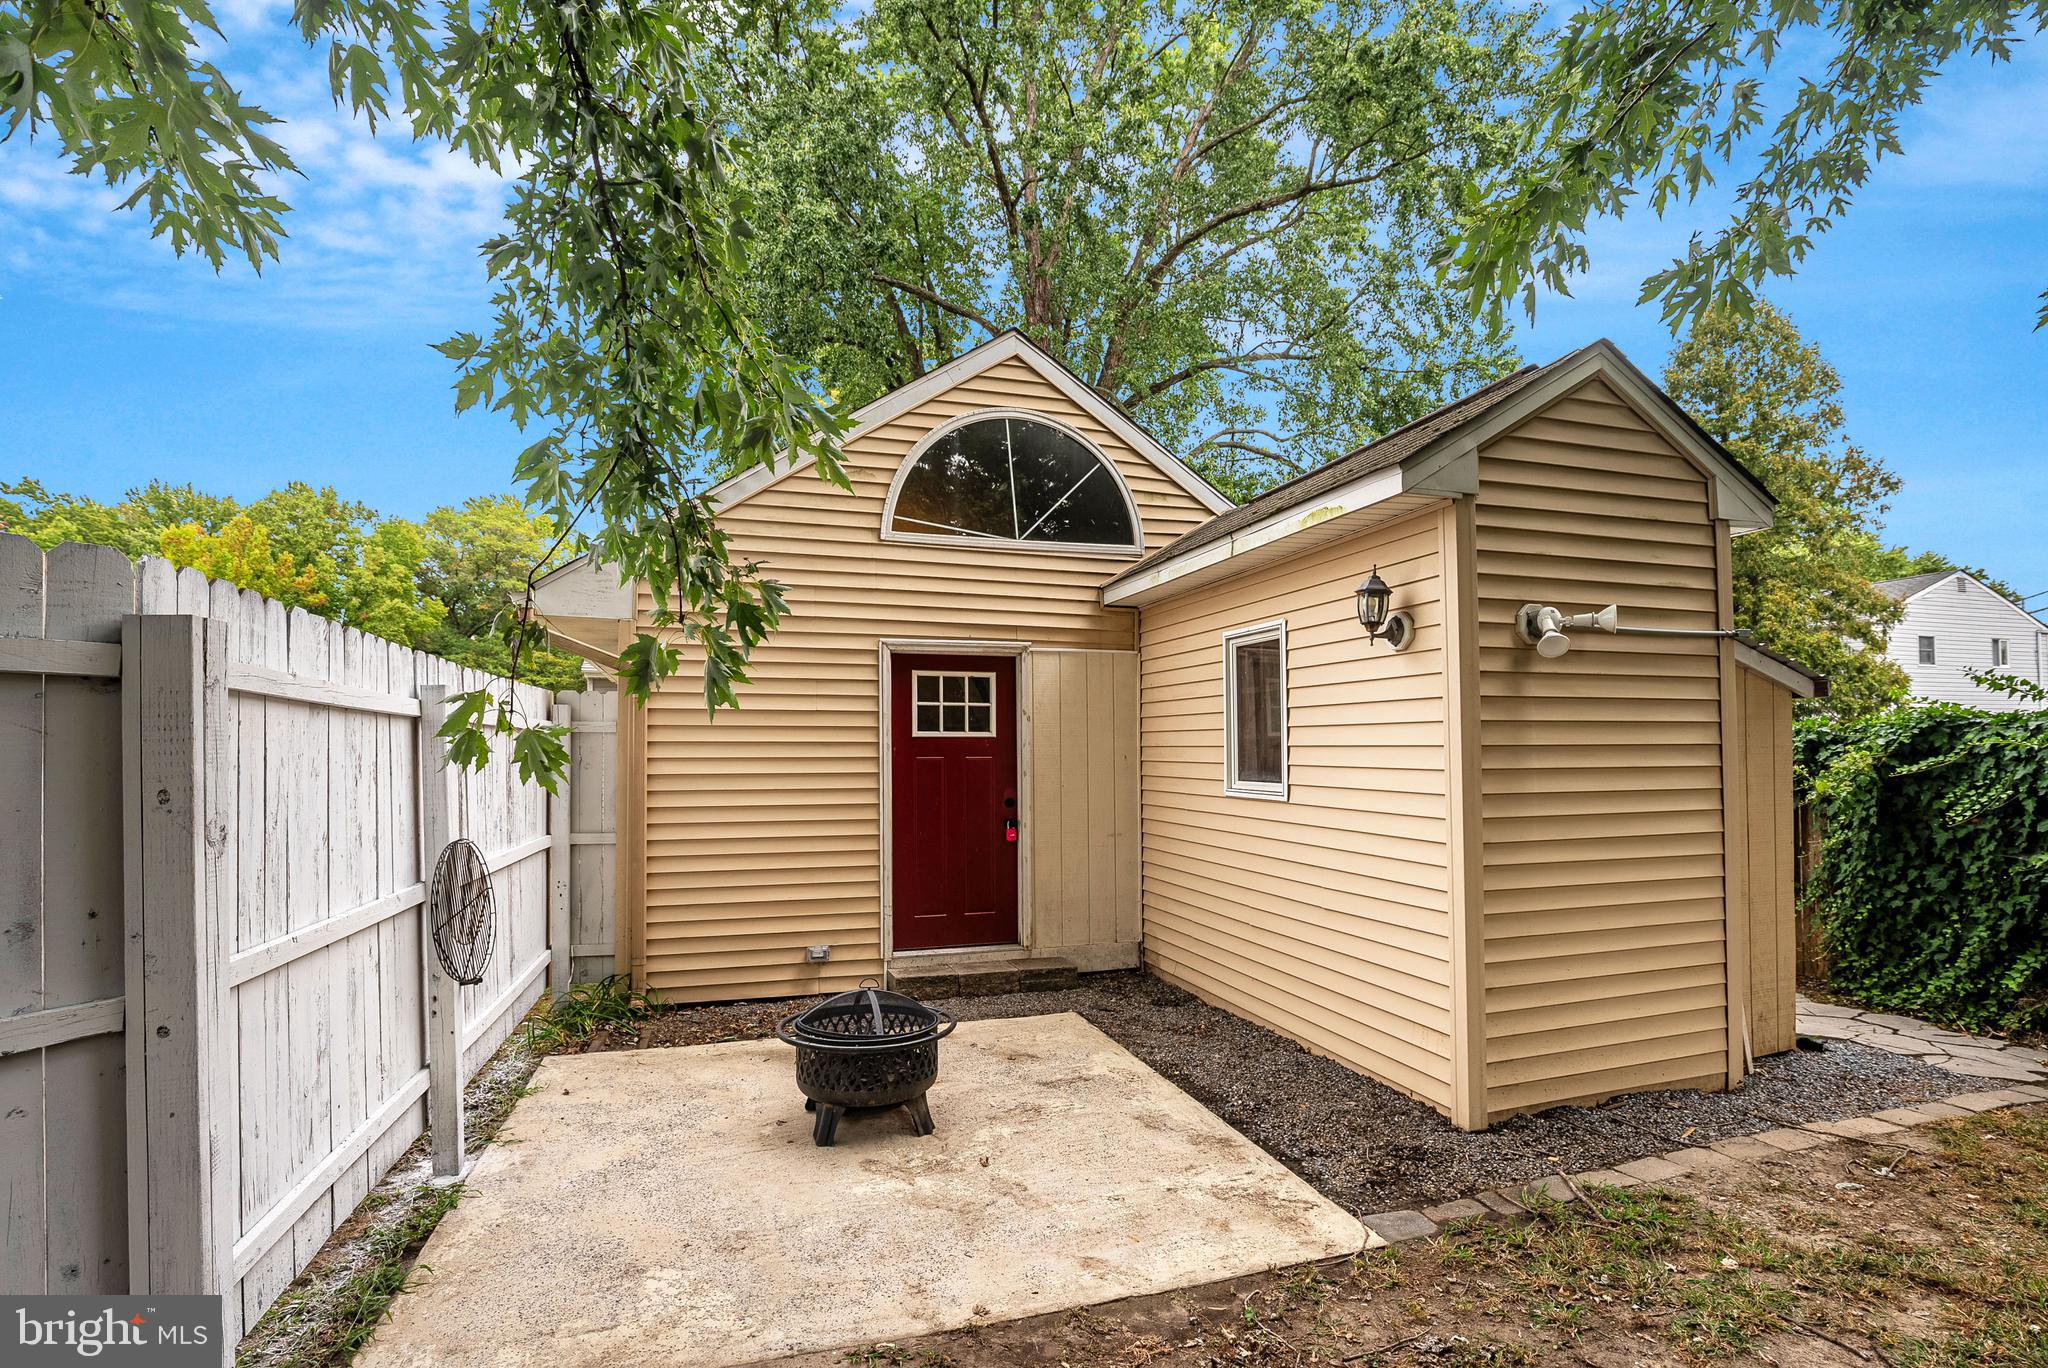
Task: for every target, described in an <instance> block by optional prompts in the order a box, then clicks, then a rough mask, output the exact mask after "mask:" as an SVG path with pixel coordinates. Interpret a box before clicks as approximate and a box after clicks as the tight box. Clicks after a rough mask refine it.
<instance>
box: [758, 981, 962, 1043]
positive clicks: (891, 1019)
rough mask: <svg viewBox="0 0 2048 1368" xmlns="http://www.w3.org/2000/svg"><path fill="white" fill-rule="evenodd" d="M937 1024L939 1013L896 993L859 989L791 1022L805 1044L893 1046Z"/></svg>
mask: <svg viewBox="0 0 2048 1368" xmlns="http://www.w3.org/2000/svg"><path fill="white" fill-rule="evenodd" d="M938 1024H939V1014H938V1013H937V1012H936V1011H934V1010H933V1009H931V1008H930V1007H927V1006H925V1005H924V1004H923V1003H921V1002H915V1001H912V1000H911V999H910V998H907V997H904V996H902V995H901V994H898V993H883V992H877V991H876V990H874V989H861V990H859V991H857V992H852V993H841V994H840V995H839V996H838V997H835V998H828V999H827V1000H826V1001H824V1002H821V1003H819V1004H818V1005H817V1006H815V1007H813V1008H811V1009H810V1010H809V1011H807V1012H799V1013H798V1014H797V1016H796V1018H795V1019H794V1020H793V1021H792V1022H791V1023H790V1030H791V1033H792V1034H794V1035H796V1036H798V1037H799V1038H801V1039H803V1040H804V1042H805V1043H806V1044H844V1045H893V1044H896V1043H898V1042H899V1041H901V1040H902V1039H903V1038H904V1037H906V1036H921V1035H926V1034H928V1033H930V1031H931V1030H932V1029H933V1028H934V1027H935V1026H937V1025H938Z"/></svg>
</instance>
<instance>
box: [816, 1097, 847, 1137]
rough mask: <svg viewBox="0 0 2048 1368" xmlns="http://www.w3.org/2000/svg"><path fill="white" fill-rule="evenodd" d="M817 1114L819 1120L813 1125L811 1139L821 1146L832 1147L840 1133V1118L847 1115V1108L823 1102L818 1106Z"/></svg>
mask: <svg viewBox="0 0 2048 1368" xmlns="http://www.w3.org/2000/svg"><path fill="white" fill-rule="evenodd" d="M817 1113H818V1119H817V1120H815V1121H813V1122H812V1123H811V1139H812V1140H813V1141H814V1142H816V1143H817V1144H819V1145H830V1144H831V1143H832V1137H833V1136H834V1135H836V1134H838V1132H839V1118H840V1117H842V1116H844V1115H846V1108H844V1107H835V1106H833V1105H832V1104H831V1103H830V1102H822V1103H819V1104H817Z"/></svg>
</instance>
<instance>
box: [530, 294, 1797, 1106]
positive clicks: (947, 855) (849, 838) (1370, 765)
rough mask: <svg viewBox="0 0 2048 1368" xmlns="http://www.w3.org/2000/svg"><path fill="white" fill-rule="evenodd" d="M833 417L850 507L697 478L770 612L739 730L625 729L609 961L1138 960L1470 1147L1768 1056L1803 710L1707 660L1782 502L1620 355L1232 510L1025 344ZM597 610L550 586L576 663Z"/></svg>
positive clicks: (1752, 662)
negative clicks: (847, 429) (1557, 1115)
mask: <svg viewBox="0 0 2048 1368" xmlns="http://www.w3.org/2000/svg"><path fill="white" fill-rule="evenodd" d="M856 420H857V426H856V429H855V432H854V435H853V436H852V437H851V438H850V439H849V440H848V442H847V444H846V465H847V469H848V473H849V475H850V477H851V479H852V482H853V489H852V491H851V492H847V491H843V490H839V489H836V488H833V487H831V486H829V485H827V484H825V483H824V482H822V481H820V480H819V479H817V478H816V477H815V475H814V474H813V473H811V472H810V471H808V470H793V471H789V470H778V471H774V472H769V471H765V470H763V471H755V472H750V473H749V474H748V475H746V476H743V477H741V478H740V479H738V480H735V481H731V482H728V485H727V486H725V487H723V488H722V489H721V490H720V491H719V492H718V494H717V496H716V502H717V503H718V505H719V508H720V521H721V525H722V526H723V527H724V528H725V529H726V532H727V535H728V537H729V538H730V540H731V544H732V546H733V549H734V552H735V554H736V555H739V556H742V557H746V558H750V559H755V560H759V561H760V562H762V563H763V564H764V566H765V567H766V570H767V573H769V574H770V575H772V576H773V577H774V578H776V579H777V580H779V581H780V582H781V583H782V584H783V585H784V586H785V589H786V593H787V596H788V598H789V600H790V603H791V606H792V616H791V617H790V618H789V619H788V620H787V621H786V622H785V624H784V626H783V627H782V628H781V629H780V630H779V631H778V632H777V633H776V635H775V636H774V637H773V638H772V639H771V640H770V641H769V642H768V643H767V644H765V645H764V646H763V647H761V648H760V650H759V651H758V652H757V654H756V657H755V668H754V678H753V680H752V681H751V682H750V683H748V684H747V685H746V686H744V688H743V690H742V693H741V704H742V706H741V707H740V708H739V709H737V710H731V711H726V712H722V713H720V714H719V715H718V716H717V717H716V718H715V719H713V718H707V717H706V715H705V713H704V711H703V708H702V705H701V703H700V702H699V701H698V699H697V697H696V695H695V692H694V690H692V689H688V688H681V687H679V688H676V689H674V690H671V691H667V692H663V693H661V694H659V695H657V697H656V698H655V699H654V701H653V702H652V704H651V705H650V706H649V707H648V708H646V709H645V710H644V712H643V713H641V714H640V715H639V716H637V717H635V718H632V719H622V721H621V726H620V733H621V755H622V758H623V759H624V762H625V763H624V764H623V765H622V767H621V768H622V779H621V783H622V786H624V787H627V788H630V789H631V790H632V792H630V793H624V792H622V794H621V803H620V811H621V813H622V814H624V815H623V816H622V823H623V824H624V825H625V826H627V827H628V828H630V829H628V830H625V831H623V832H622V834H621V842H620V855H619V868H620V871H621V873H620V878H621V887H620V889H619V902H620V905H621V906H622V907H623V908H626V909H628V912H627V915H625V916H623V917H622V918H621V929H620V933H619V934H620V940H621V945H620V952H621V955H622V957H623V960H622V962H626V963H630V964H632V965H633V966H634V973H635V977H636V979H638V980H639V981H641V982H644V983H647V984H651V985H653V986H655V987H658V988H660V989H662V990H663V991H664V992H666V993H667V994H669V995H670V996H671V997H672V998H675V999H677V1000H682V1001H715V1000H725V999H737V998H754V997H778V996H787V995H791V994H796V993H805V992H813V991H819V990H824V989H836V988H841V987H847V986H851V985H853V984H855V983H857V982H859V981H860V980H861V979H862V978H866V977H870V976H877V975H886V976H895V975H901V974H904V973H907V972H916V971H919V970H920V969H921V971H922V972H926V973H929V972H931V966H932V965H935V964H936V965H954V964H960V965H968V964H981V965H984V966H986V965H1001V964H1039V963H1045V962H1049V961H1050V962H1059V963H1067V964H1071V965H1073V966H1075V967H1078V968H1079V969H1081V970H1083V971H1089V970H1099V969H1109V968H1119V967H1131V966H1137V965H1142V966H1143V967H1144V968H1146V969H1147V970H1149V971H1150V972H1152V973H1155V974H1157V975H1159V976H1160V977H1162V978H1165V979H1167V980H1169V981H1171V982H1174V983H1177V984H1180V985H1182V986H1184V987H1186V988H1188V989H1189V990H1190V991H1192V992H1194V993H1196V994H1197V995H1199V996H1201V997H1203V998H1205V999H1207V1000H1209V1001H1211V1002H1214V1003H1217V1004H1220V1005H1222V1006H1224V1007H1226V1008H1228V1009H1230V1010H1232V1011H1235V1012H1237V1013H1239V1014H1241V1015H1243V1016H1246V1017H1249V1018H1251V1019H1253V1020H1256V1021H1258V1022H1261V1023H1263V1024H1265V1025H1267V1026H1269V1027H1271V1028H1272V1029H1274V1030H1277V1031H1281V1032H1283V1033H1285V1034H1287V1035H1290V1036H1292V1037H1294V1038H1295V1039H1297V1040H1299V1041H1301V1042H1302V1043H1303V1044H1305V1045H1307V1046H1308V1047H1309V1048H1311V1049H1313V1050H1316V1051H1318V1052H1319V1053H1323V1054H1326V1055H1329V1056H1330V1057H1332V1058H1334V1059H1337V1060H1339V1061H1341V1062H1342V1063H1344V1064H1346V1065H1348V1066H1349V1067H1351V1068H1354V1069H1357V1070H1359V1071H1361V1072H1365V1073H1368V1074H1371V1075H1373V1076H1374V1077H1377V1078H1380V1079H1382V1080H1384V1081H1385V1082H1387V1083H1389V1084H1390V1085H1392V1086H1394V1087H1396V1088H1398V1089H1400V1090H1402V1091H1403V1092H1406V1093H1408V1094H1410V1095H1412V1096H1414V1097H1417V1098H1419V1099H1422V1100H1423V1101H1425V1102H1427V1103H1429V1104H1430V1105H1432V1106H1434V1107H1436V1108H1438V1109H1439V1110H1441V1111H1443V1112H1444V1113H1445V1114H1446V1115H1447V1116H1449V1117H1450V1118H1451V1119H1452V1120H1453V1121H1454V1122H1455V1123H1456V1124H1458V1125H1460V1126H1466V1127H1480V1126H1484V1125H1487V1124H1489V1123H1490V1122H1492V1121H1494V1120H1498V1119H1499V1118H1501V1117H1503V1116H1506V1115H1509V1114H1511V1113H1514V1112H1518V1111H1528V1110H1535V1109H1540V1108H1543V1107H1547V1106H1552V1105H1556V1104H1558V1103H1561V1102H1567V1101H1586V1100H1591V1099H1596V1098H1601V1097H1606V1096H1611V1095H1613V1094H1615V1093H1618V1092H1624V1091H1632V1090H1637V1089H1642V1088H1660V1087H1713V1088H1718V1087H1725V1086H1728V1085H1730V1084H1732V1083H1733V1082H1735V1081H1738V1080H1739V1079H1740V1078H1741V1077H1742V1076H1743V1074H1744V1072H1746V1070H1747V1068H1748V1067H1749V1063H1750V1061H1751V1059H1752V1058H1753V1057H1754V1056H1755V1055H1756V1054H1759V1053H1766V1052H1770V1051H1773V1050H1779V1049H1785V1048H1789V1047H1790V1046H1791V1045H1792V1043H1793V1036H1792V1005H1791V1004H1792V991H1793V988H1792V966H1791V845H1790V842H1791V831H1790V827H1791V804H1790V782H1791V780H1790V732H1789V728H1790V718H1791V706H1792V700H1793V698H1794V697H1795V696H1796V695H1810V694H1811V693H1812V692H1814V690H1815V689H1816V688H1817V687H1820V682H1819V681H1817V680H1816V679H1815V678H1814V677H1813V676H1811V675H1809V674H1808V673H1806V672H1804V671H1803V670H1801V669H1799V667H1797V666H1796V665H1794V664H1792V663H1791V662H1788V661H1784V660H1782V659H1781V658H1778V657H1774V656H1771V655H1769V653H1767V652H1763V651H1761V650H1760V649H1758V648H1756V647H1755V646H1754V645H1753V644H1752V643H1749V642H1747V641H1746V640H1742V639H1739V638H1737V637H1736V636H1735V635H1734V634H1733V633H1732V632H1731V631H1730V628H1732V619H1731V605H1730V592H1729V580H1728V547H1729V541H1730V538H1731V536H1735V535H1740V534H1742V533H1743V532H1745V531H1748V530H1753V529H1755V528H1758V527H1762V526H1767V525H1768V524H1769V520H1770V501H1769V498H1768V496H1767V495H1766V494H1765V493H1764V492H1763V491H1762V489H1761V487H1760V486H1758V485H1757V484H1756V482H1755V480H1754V479H1753V478H1752V477H1750V476H1749V475H1748V474H1747V473H1746V472H1744V471H1742V470H1741V468H1740V467H1739V466H1737V465H1736V464H1735V463H1734V462H1733V461H1732V460H1731V459H1730V458H1729V457H1728V456H1727V454H1726V453H1725V452H1724V451H1722V450H1720V448H1719V447H1718V446H1716V445H1715V444H1714V443H1713V442H1712V440H1711V439H1710V438H1708V437H1706V436H1705V435H1704V434H1702V433H1700V432H1699V431H1698V429H1696V428H1694V427H1692V425H1691V424H1690V423H1689V422H1688V421H1687V420H1686V419H1685V418H1684V416H1683V415H1682V414H1680V413H1678V411H1677V410H1676V409H1675V407H1673V406H1672V405H1671V403H1670V401H1669V400H1668V399H1667V398H1665V397H1664V396H1663V395H1662V394H1661V393H1660V392H1658V391H1657V390H1656V389H1655V387H1654V386H1652V385H1651V384H1650V383H1649V382H1648V381H1647V380H1645V379H1644V378H1643V377H1642V376H1641V374H1640V373H1639V372H1637V371H1636V370H1635V369H1634V368H1633V367H1631V366H1630V365H1629V364H1628V363H1627V361H1626V360H1624V359H1623V358H1622V357H1621V356H1620V354H1619V353H1618V352H1615V351H1614V350H1613V348H1612V347H1610V346H1608V345H1607V344H1604V343H1600V344H1595V345H1594V346H1592V347H1588V348H1584V349H1582V350H1580V351H1578V352H1574V353H1572V354H1571V355H1570V356H1567V357H1565V358H1562V359H1561V360H1559V361H1556V362H1553V363H1551V364H1550V365H1547V366H1542V367H1530V368H1527V369H1525V370H1523V371H1520V372H1517V373H1516V374H1515V375H1514V376H1511V377H1509V378H1508V379H1506V380H1503V381H1501V382H1498V383H1497V384H1495V385H1492V386H1489V387H1487V388H1486V389H1484V390H1481V391H1478V392H1477V393H1475V394H1473V395H1471V396H1468V397H1467V398H1465V399H1462V400H1460V401H1458V402H1457V403H1455V404H1452V405H1449V406H1447V407H1446V408H1444V409H1442V410H1439V411H1438V412H1437V413H1434V414H1431V415H1429V416H1428V417H1426V418H1424V419H1422V420H1420V421H1419V422H1417V423H1415V424H1411V425H1409V427H1407V428H1403V429H1401V430H1399V431H1397V432H1395V433H1391V434H1389V435H1388V436H1386V437H1384V438H1382V439H1381V440H1379V441H1377V442H1374V443H1372V444H1371V445H1369V446H1367V447H1365V448H1363V449H1361V450H1360V451H1358V452H1356V453H1353V454H1352V455H1350V456H1347V457H1344V458H1342V459H1340V460H1338V461H1334V462H1331V463H1329V464H1328V465H1325V466H1323V467H1320V468H1318V469H1317V470H1315V471H1313V472H1311V473H1310V474H1309V475H1306V476H1304V477H1302V478H1301V479H1299V480H1296V481H1293V482H1291V483H1290V484H1288V485H1284V486H1281V487H1280V488H1278V489H1276V490H1273V491H1270V492H1268V493H1267V494H1265V495H1262V496H1261V497H1260V498H1258V499H1256V500H1253V501H1252V502H1251V503H1249V504H1247V505H1244V506H1243V507H1238V508H1231V507H1230V506H1229V505H1228V504H1227V502H1226V501H1224V500H1222V499H1221V498H1220V497H1218V496H1217V495H1216V494H1215V493H1214V492H1213V491H1211V490H1209V489H1208V488H1207V487H1206V486H1204V485H1202V484H1200V482H1199V481H1197V480H1195V479H1194V478H1193V477H1192V476H1191V475H1189V474H1188V473H1187V471H1186V470H1185V469H1184V468H1183V467H1181V466H1180V465H1179V463H1178V462H1177V461H1175V460H1174V459H1173V457H1172V456H1171V455H1170V454H1168V453H1166V452H1165V451H1163V450H1162V449H1160V448H1159V447H1158V446H1157V444H1156V443H1154V442H1153V441H1152V439H1151V438H1150V437H1148V436H1147V435H1146V434H1144V433H1143V432H1142V430H1140V429H1138V428H1136V427H1135V426H1134V425H1132V424H1131V423H1130V422H1129V420H1128V419H1126V418H1124V417H1123V416H1122V415H1120V414H1118V413H1116V412H1115V411H1114V410H1113V409H1111V408H1110V407H1109V406H1107V405H1106V404H1104V403H1103V402H1102V401H1101V400H1100V398H1099V397H1097V396H1095V395H1094V394H1093V392H1092V391H1089V390H1088V389H1087V388H1086V387H1085V386H1083V385H1081V384H1080V383H1079V382H1078V381H1077V380H1076V379H1075V378H1074V377H1073V376H1072V375H1071V374H1069V373H1067V372H1066V371H1064V370H1063V369H1062V368H1060V367H1059V366H1058V365H1057V363H1055V362H1052V361H1051V360H1050V358H1048V357H1046V356H1045V355H1044V354H1043V353H1042V352H1039V351H1038V350H1037V349H1036V348H1035V347H1032V346H1031V345H1030V344H1029V343H1026V342H1024V341H1023V340H1022V339H1021V338H1018V337H1016V336H1015V335H1012V334H1005V335H1004V336H1003V337H1000V338H998V339H996V340H995V341H994V342H991V343H989V344H986V345H984V346H983V347H981V348H978V349H976V350H975V351H974V352H970V353H968V354H967V355H965V356H963V357H960V358H958V359H956V360H955V361H953V362H950V363H948V364H947V365H946V366H945V367H941V368H940V369H939V370H938V371H935V372H933V373H932V374H931V375H929V376H927V377H924V378H923V379H921V380H920V381H918V382H916V383H915V384H913V385H912V386H910V387H908V388H906V389H905V390H903V391H899V392H898V393H897V394H895V395H891V396H886V397H885V398H884V399H882V400H878V401H877V402H876V404H874V405H871V406H869V408H868V409H866V410H863V411H862V413H861V414H859V415H856ZM1034 481H1035V483H1034ZM1005 495H1006V496H1007V502H1005V497H1004V496H1005ZM1375 573H1377V576H1378V577H1379V580H1380V581H1381V582H1383V585H1384V587H1385V588H1386V589H1387V591H1388V593H1389V595H1390V597H1391V604H1390V607H1389V610H1388V611H1390V612H1392V613H1393V614H1394V619H1393V621H1392V622H1390V623H1389V624H1387V625H1386V626H1385V627H1384V628H1382V627H1381V626H1380V625H1379V619H1377V618H1374V619H1373V622H1372V626H1371V628H1370V630H1369V628H1368V625H1367V622H1366V619H1367V617H1368V616H1369V614H1368V613H1367V612H1366V608H1365V606H1364V600H1363V598H1362V597H1361V593H1360V591H1361V586H1362V583H1363V582H1364V581H1365V580H1366V579H1367V578H1368V577H1369V576H1373V575H1374V574H1375ZM613 578H615V577H613ZM604 580H605V577H604V576H603V574H602V572H601V571H597V570H595V569H594V568H593V567H589V566H582V567H578V568H577V569H575V570H574V571H572V572H563V573H562V575H561V576H559V583H558V584H551V585H549V586H546V587H545V589H544V592H543V595H542V611H543V613H544V614H546V615H547V616H548V619H549V623H550V628H551V630H552V631H553V632H554V633H555V634H556V638H557V640H558V641H560V642H562V643H564V644H566V645H569V646H570V648H571V649H578V650H580V651H582V653H584V654H585V655H587V656H589V657H590V658H592V659H594V660H598V661H600V662H603V661H606V660H608V659H610V656H611V653H615V652H616V650H617V649H618V647H619V644H620V643H621V642H622V641H623V640H624V639H625V638H626V637H627V636H628V635H630V632H631V631H632V630H633V629H634V628H635V627H636V626H637V627H644V626H645V624H646V623H647V621H648V612H649V608H650V606H651V605H650V604H649V603H648V602H647V601H645V599H644V597H642V598H641V599H639V600H638V601H636V600H635V599H634V598H633V596H632V593H631V591H629V590H625V589H612V588H607V587H605V583H604ZM1610 604H1611V605H1615V613H1616V616H1615V617H1601V616H1586V617H1584V618H1580V619H1578V620H1576V621H1574V620H1571V619H1572V618H1573V615H1582V614H1583V615H1591V614H1593V612H1594V610H1596V609H1602V608H1604V607H1605V606H1607V605H1610ZM1538 607H1540V608H1543V609H1546V610H1551V613H1552V615H1551V616H1550V617H1548V618H1544V617H1541V616H1540V615H1539V616H1538V617H1533V618H1532V617H1529V616H1528V615H1527V614H1526V613H1525V609H1527V608H1538ZM1546 631H1548V632H1549V633H1550V639H1548V640H1547V641H1546V643H1545V645H1544V649H1543V650H1541V651H1539V650H1538V649H1536V645H1535V641H1536V638H1537V636H1540V635H1542V634H1543V633H1544V632H1546ZM1560 648H1563V649H1562V651H1561V653H1560ZM685 673H686V676H687V673H688V670H687V667H686V672H685ZM636 804H639V805H640V808H639V812H640V815H639V816H637V817H636V816H635V815H634V811H635V805H636ZM634 908H638V909H639V911H638V912H637V914H636V913H634V912H633V911H632V909H634ZM821 955H822V956H823V958H822V959H821V958H819V956H821Z"/></svg>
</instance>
